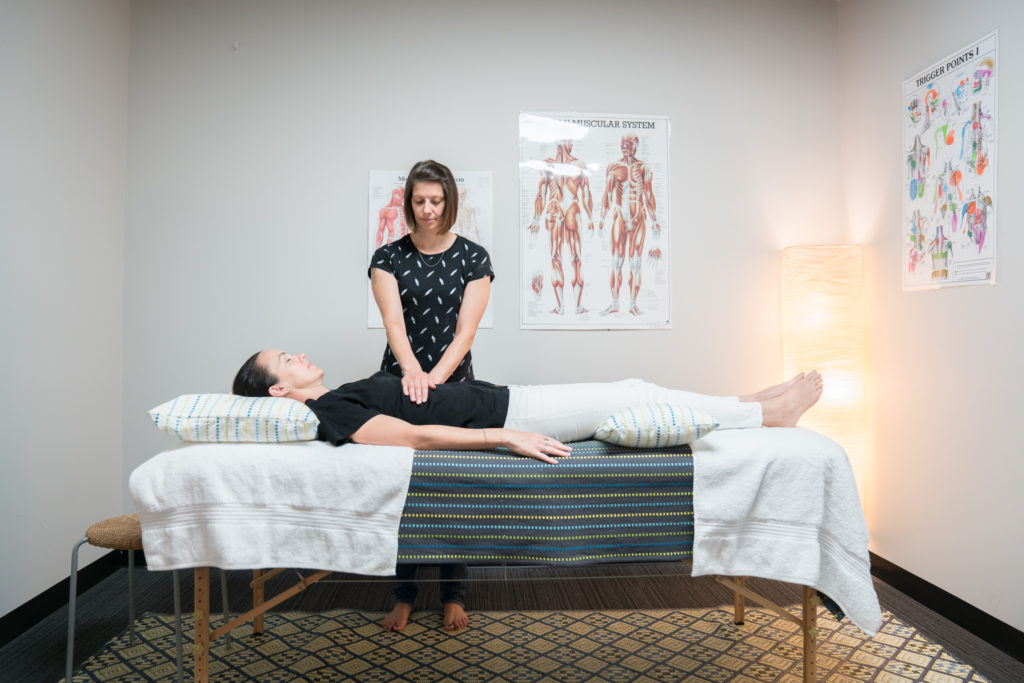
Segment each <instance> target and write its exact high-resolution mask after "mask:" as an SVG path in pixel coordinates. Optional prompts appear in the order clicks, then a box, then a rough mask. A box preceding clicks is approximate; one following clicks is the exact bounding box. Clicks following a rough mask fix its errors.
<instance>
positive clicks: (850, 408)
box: [782, 245, 864, 498]
mask: <svg viewBox="0 0 1024 683" xmlns="http://www.w3.org/2000/svg"><path fill="white" fill-rule="evenodd" d="M862 283H863V263H862V258H861V248H860V247H859V246H857V245H842V246H807V247H803V246H801V247H789V248H788V249H785V250H784V251H783V252H782V354H783V362H782V365H783V370H784V375H785V377H792V376H793V375H794V374H796V373H798V372H801V371H809V370H814V369H816V370H818V371H819V372H820V373H821V375H822V377H823V378H824V390H823V392H822V395H821V399H820V400H819V401H818V403H817V404H816V405H815V406H814V407H813V408H811V410H809V411H808V412H807V413H806V414H805V415H804V416H803V418H802V419H801V420H800V426H801V427H807V428H808V429H813V430H815V431H817V432H821V433H822V434H824V435H826V436H828V437H831V438H832V439H834V440H835V441H837V442H838V443H839V445H841V446H842V447H843V448H844V449H845V450H846V453H847V455H848V456H849V458H850V464H851V465H852V466H853V472H854V476H856V478H857V483H858V486H859V487H860V488H861V497H862V498H863V494H864V491H863V481H864V304H863V285H862Z"/></svg>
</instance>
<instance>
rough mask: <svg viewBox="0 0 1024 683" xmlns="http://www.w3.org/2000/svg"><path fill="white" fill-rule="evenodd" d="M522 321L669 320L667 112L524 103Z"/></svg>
mask: <svg viewBox="0 0 1024 683" xmlns="http://www.w3.org/2000/svg"><path fill="white" fill-rule="evenodd" d="M519 151H520V156H519V196H520V215H519V229H520V233H521V235H520V254H521V271H520V297H521V308H520V310H521V316H522V317H521V326H522V327H523V328H524V329H616V328H618V329H630V328H661V329H663V328H668V327H670V326H671V316H670V312H671V297H670V294H671V286H670V281H669V257H670V255H671V252H670V249H669V232H670V231H669V204H668V202H669V121H668V117H666V116H650V115H631V114H627V115H614V114H578V113H526V112H524V113H521V114H520V116H519Z"/></svg>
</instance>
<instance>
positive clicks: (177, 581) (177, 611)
mask: <svg viewBox="0 0 1024 683" xmlns="http://www.w3.org/2000/svg"><path fill="white" fill-rule="evenodd" d="M174 645H175V650H177V656H178V683H182V681H183V680H184V675H185V674H184V670H185V664H184V659H185V658H184V656H183V655H182V647H181V575H180V574H178V570H177V569H175V570H174Z"/></svg>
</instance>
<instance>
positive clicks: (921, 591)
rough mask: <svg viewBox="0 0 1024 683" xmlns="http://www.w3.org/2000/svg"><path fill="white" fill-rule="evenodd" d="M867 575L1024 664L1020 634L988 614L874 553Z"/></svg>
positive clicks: (1023, 638)
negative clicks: (869, 571) (869, 572)
mask: <svg viewBox="0 0 1024 683" xmlns="http://www.w3.org/2000/svg"><path fill="white" fill-rule="evenodd" d="M869 555H870V556H871V574H872V575H873V576H875V577H876V578H877V579H878V580H879V581H884V582H885V583H887V584H889V585H890V586H892V587H893V588H895V589H896V590H898V591H899V592H901V593H903V594H904V595H906V596H907V597H909V598H912V599H914V600H916V601H917V602H919V603H921V604H922V605H924V606H925V607H927V608H928V609H930V610H931V611H933V612H935V613H937V614H940V615H942V616H943V617H945V618H946V619H949V620H950V621H952V622H953V623H954V624H956V625H957V626H959V627H960V628H962V629H964V630H966V631H969V632H971V633H973V634H974V635H976V636H978V637H979V638H981V639H982V640H984V641H985V642H987V643H988V644H990V645H992V646H993V647H996V648H999V649H1000V650H1002V651H1003V652H1005V653H1006V654H1008V655H1009V656H1011V657H1013V658H1014V659H1016V660H1017V661H1019V662H1024V632H1021V631H1018V630H1017V629H1015V628H1014V627H1012V626H1010V625H1009V624H1007V623H1005V622H1003V621H1000V620H999V619H996V618H995V617H993V616H992V615H991V614H988V613H986V612H983V611H981V610H980V609H978V608H977V607H975V606H973V605H971V604H969V603H967V602H964V601H963V600H961V599H960V598H958V597H956V596H955V595H953V594H951V593H947V592H946V591H944V590H942V589H941V588H939V587H938V586H936V585H934V584H931V583H928V582H927V581H925V580H924V579H922V578H920V577H918V576H915V575H914V574H911V573H910V572H908V571H907V570H906V569H903V568H902V567H899V566H897V565H895V564H893V563H892V562H890V561H889V560H886V559H885V558H882V557H879V556H878V555H875V554H874V553H869Z"/></svg>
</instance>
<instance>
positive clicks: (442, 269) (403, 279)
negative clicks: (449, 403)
mask: <svg viewBox="0 0 1024 683" xmlns="http://www.w3.org/2000/svg"><path fill="white" fill-rule="evenodd" d="M374 268H379V269H381V270H383V271H385V272H387V273H391V274H392V275H394V276H395V279H396V280H398V293H399V296H400V297H401V299H402V315H403V316H404V317H405V332H406V334H407V335H408V336H409V343H410V344H412V350H413V353H414V354H415V356H416V360H418V361H419V363H420V367H421V368H423V371H424V372H430V371H431V370H433V369H434V366H435V365H437V362H438V361H439V360H441V356H442V355H444V351H445V349H447V348H448V345H449V344H451V343H452V339H454V338H455V323H456V322H457V321H458V319H459V309H460V308H461V307H462V297H463V295H464V294H465V292H466V284H467V283H469V282H472V281H473V280H479V279H480V278H483V277H489V278H491V280H493V279H494V269H493V268H492V267H491V257H490V256H489V255H488V254H487V250H486V249H484V248H483V247H481V246H480V245H479V244H477V243H476V242H473V241H471V240H467V239H466V238H465V237H462V236H461V235H456V236H455V242H453V243H452V246H450V247H449V248H448V249H447V250H446V251H444V252H442V253H440V254H421V253H420V252H419V250H418V249H416V245H414V244H413V243H412V238H411V237H410V236H409V235H406V236H405V237H403V238H401V239H399V240H395V241H394V242H391V243H390V244H385V245H384V246H382V247H381V248H380V249H378V250H377V251H375V252H374V254H373V258H371V259H370V267H369V269H367V274H369V273H370V272H371V271H372V270H373V269H374ZM380 369H381V371H382V372H390V373H391V374H393V375H398V376H399V377H401V376H402V368H401V366H399V365H398V360H397V359H396V358H395V354H394V353H392V351H391V346H390V345H389V346H388V347H387V348H385V349H384V359H383V360H382V361H381V364H380ZM470 379H473V355H472V353H471V352H469V351H467V352H466V355H465V357H463V359H462V361H461V362H460V363H459V364H458V366H456V368H455V370H453V371H452V374H451V376H450V377H449V378H448V380H447V383H448V384H451V383H453V382H464V381H466V380H470ZM428 403H429V401H428Z"/></svg>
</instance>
